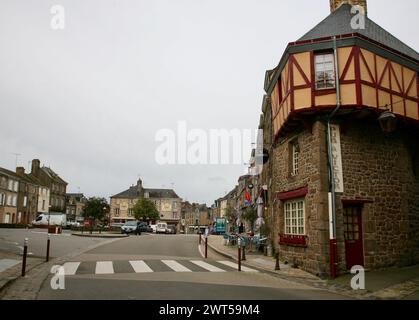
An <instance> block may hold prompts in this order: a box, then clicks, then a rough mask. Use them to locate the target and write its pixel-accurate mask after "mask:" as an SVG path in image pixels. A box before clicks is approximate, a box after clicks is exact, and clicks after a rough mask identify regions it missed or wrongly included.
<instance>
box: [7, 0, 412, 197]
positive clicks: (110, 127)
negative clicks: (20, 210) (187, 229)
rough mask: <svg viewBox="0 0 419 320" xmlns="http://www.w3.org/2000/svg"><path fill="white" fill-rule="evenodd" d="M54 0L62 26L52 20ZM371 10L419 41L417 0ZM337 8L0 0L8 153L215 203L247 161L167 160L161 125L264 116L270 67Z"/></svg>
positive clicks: (70, 174)
mask: <svg viewBox="0 0 419 320" xmlns="http://www.w3.org/2000/svg"><path fill="white" fill-rule="evenodd" d="M55 4H59V5H62V6H63V7H64V8H65V29H64V30H53V29H52V28H51V27H50V21H51V18H52V14H51V13H50V8H51V7H52V6H53V5H55ZM368 11H369V12H368V13H369V17H370V18H371V19H372V20H374V21H375V22H377V23H378V24H379V25H381V26H382V27H383V28H385V29H386V30H388V31H389V32H391V33H392V34H394V35H395V36H396V37H398V38H399V39H401V40H402V41H404V42H405V43H406V44H408V45H409V46H411V47H412V48H414V49H416V50H418V48H419V37H418V34H417V30H419V19H418V12H419V1H417V0H403V1H398V2H395V1H394V0H392V1H390V0H368ZM328 14H329V1H328V0H318V1H313V0H257V1H256V0H147V1H146V0H54V1H49V0H32V1H30V0H0V111H1V112H0V166H1V167H5V168H8V169H10V170H14V166H15V156H14V155H13V154H12V153H19V154H21V155H20V156H19V158H18V165H20V166H25V167H26V168H28V161H31V160H32V159H33V158H39V159H40V160H41V163H42V164H43V165H47V166H50V167H51V168H52V169H53V170H54V171H56V172H57V173H58V174H60V176H61V177H62V178H63V179H64V180H66V181H67V182H68V183H69V185H68V192H77V191H79V190H80V191H81V192H84V193H85V194H86V195H87V196H93V195H96V196H103V197H109V196H110V195H112V194H115V193H118V192H121V191H123V190H125V189H127V188H128V187H129V186H130V185H131V184H134V183H136V180H137V178H138V175H141V177H142V179H143V184H144V185H145V187H150V188H161V187H163V186H164V187H166V188H171V187H172V183H173V184H174V189H175V190H176V192H177V193H178V194H179V196H180V197H182V198H183V199H187V200H189V201H196V202H204V201H205V202H206V203H207V204H208V205H210V204H212V203H213V200H214V199H216V198H218V197H220V196H223V195H224V194H225V192H227V191H229V190H230V189H232V188H233V187H234V185H235V184H236V182H237V178H238V177H239V176H240V175H241V174H243V172H244V170H245V166H244V165H197V166H191V165H189V166H188V165H166V166H160V165H158V164H157V163H156V161H155V156H154V154H155V150H156V148H157V146H158V144H159V143H158V142H156V141H155V134H156V132H157V131H158V130H159V129H162V128H169V129H173V130H175V129H176V127H177V121H186V122H187V125H188V128H190V129H192V128H201V129H204V130H209V129H233V128H240V129H255V128H256V127H257V125H258V122H259V115H260V112H261V103H262V98H263V94H264V92H263V81H264V75H265V70H267V69H272V68H274V67H275V66H276V65H277V64H278V61H279V59H280V58H281V55H282V54H283V52H284V50H285V47H286V45H287V43H288V42H292V41H295V40H297V39H298V38H299V37H301V36H302V35H303V34H304V33H306V32H307V31H309V30H310V29H311V28H312V27H314V26H315V25H316V24H317V23H318V22H320V21H321V20H322V19H324V18H325V17H326V16H327V15H328ZM250 147H251V146H250V145H249V150H250ZM249 152H250V151H249Z"/></svg>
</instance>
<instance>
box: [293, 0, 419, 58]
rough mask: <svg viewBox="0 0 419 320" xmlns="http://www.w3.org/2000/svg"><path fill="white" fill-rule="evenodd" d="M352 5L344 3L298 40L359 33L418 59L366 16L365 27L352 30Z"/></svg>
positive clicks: (410, 49)
mask: <svg viewBox="0 0 419 320" xmlns="http://www.w3.org/2000/svg"><path fill="white" fill-rule="evenodd" d="M351 8H352V6H351V5H350V4H344V5H342V6H341V7H339V9H337V10H336V11H335V12H333V13H331V14H330V15H329V16H328V17H327V18H326V19H324V20H323V21H322V22H320V23H319V24H318V25H317V26H315V27H314V28H313V29H311V30H310V31H309V32H307V33H306V34H305V35H304V36H303V37H301V38H300V39H298V41H307V40H314V39H319V38H325V37H331V36H337V35H345V34H351V33H359V34H361V35H363V36H365V37H368V38H370V39H372V40H374V41H377V42H379V43H381V44H383V45H385V46H387V47H389V48H391V49H394V50H397V51H398V52H401V53H403V54H405V55H407V56H409V57H411V58H413V59H416V60H419V54H418V52H417V51H416V50H414V49H412V48H411V47H409V46H408V45H406V44H404V43H403V42H402V41H400V40H399V39H397V38H396V37H395V36H393V35H392V34H391V33H389V32H388V31H386V30H384V29H383V28H382V27H380V26H379V25H378V24H376V23H375V22H374V21H372V20H371V19H369V18H368V17H366V20H365V29H357V30H354V29H352V27H351V20H352V18H353V17H354V15H352V13H351Z"/></svg>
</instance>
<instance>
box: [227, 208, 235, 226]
mask: <svg viewBox="0 0 419 320" xmlns="http://www.w3.org/2000/svg"><path fill="white" fill-rule="evenodd" d="M225 216H226V218H227V220H228V221H230V222H231V223H234V222H235V221H236V220H237V211H236V210H235V209H234V208H233V207H231V206H227V208H226V209H225Z"/></svg>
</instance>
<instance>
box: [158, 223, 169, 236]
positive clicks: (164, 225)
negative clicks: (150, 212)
mask: <svg viewBox="0 0 419 320" xmlns="http://www.w3.org/2000/svg"><path fill="white" fill-rule="evenodd" d="M166 230H167V223H166V222H159V223H158V224H157V227H156V233H166Z"/></svg>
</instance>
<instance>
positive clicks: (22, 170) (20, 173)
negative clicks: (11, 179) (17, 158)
mask: <svg viewBox="0 0 419 320" xmlns="http://www.w3.org/2000/svg"><path fill="white" fill-rule="evenodd" d="M16 174H17V175H18V176H21V177H23V176H24V175H25V168H24V167H17V168H16Z"/></svg>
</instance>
